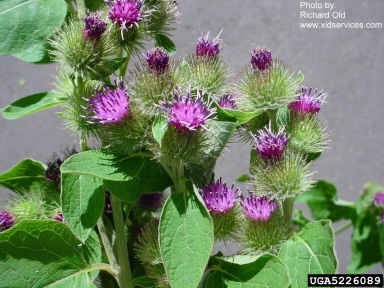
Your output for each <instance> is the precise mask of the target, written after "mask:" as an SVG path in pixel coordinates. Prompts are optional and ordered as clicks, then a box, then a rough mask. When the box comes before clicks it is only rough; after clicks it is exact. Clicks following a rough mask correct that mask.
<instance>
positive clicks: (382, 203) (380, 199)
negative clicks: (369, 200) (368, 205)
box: [373, 192, 384, 207]
mask: <svg viewBox="0 0 384 288" xmlns="http://www.w3.org/2000/svg"><path fill="white" fill-rule="evenodd" d="M373 203H375V205H376V206H378V207H384V193H383V192H377V193H376V195H375V197H374V198H373Z"/></svg>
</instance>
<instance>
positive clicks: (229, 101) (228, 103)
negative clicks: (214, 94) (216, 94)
mask: <svg viewBox="0 0 384 288" xmlns="http://www.w3.org/2000/svg"><path fill="white" fill-rule="evenodd" d="M217 104H219V106H220V107H221V108H229V109H235V108H236V101H235V96H234V95H231V94H225V95H223V96H222V97H221V98H220V99H219V102H217Z"/></svg>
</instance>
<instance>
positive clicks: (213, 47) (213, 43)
mask: <svg viewBox="0 0 384 288" xmlns="http://www.w3.org/2000/svg"><path fill="white" fill-rule="evenodd" d="M219 35H220V33H219ZM219 35H218V36H217V37H216V38H212V37H209V32H208V33H207V34H206V35H205V36H204V37H203V36H201V37H200V38H199V39H198V40H197V44H196V55H197V56H200V57H205V56H206V57H214V56H216V55H217V54H219V52H220V50H221V48H222V47H221V45H220V43H221V39H219Z"/></svg>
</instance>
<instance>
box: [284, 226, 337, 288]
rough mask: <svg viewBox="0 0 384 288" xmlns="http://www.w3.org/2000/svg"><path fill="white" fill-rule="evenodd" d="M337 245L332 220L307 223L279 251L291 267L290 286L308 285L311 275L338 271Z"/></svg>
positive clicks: (288, 266) (289, 267)
mask: <svg viewBox="0 0 384 288" xmlns="http://www.w3.org/2000/svg"><path fill="white" fill-rule="evenodd" d="M334 245H335V236H334V234H333V230H332V227H331V221H330V220H320V221H316V222H311V223H308V224H307V225H305V226H304V228H303V229H302V230H301V231H300V232H299V233H298V234H295V235H293V237H292V238H291V239H289V240H288V241H286V242H285V243H284V244H283V246H282V247H281V249H280V251H279V258H280V259H281V260H282V261H283V262H284V263H285V265H286V266H287V268H288V273H289V276H290V278H291V281H292V286H291V287H292V288H295V287H303V285H306V283H307V279H308V278H307V277H308V274H335V273H336V269H337V259H336V255H335V247H334ZM305 287H306V286H305Z"/></svg>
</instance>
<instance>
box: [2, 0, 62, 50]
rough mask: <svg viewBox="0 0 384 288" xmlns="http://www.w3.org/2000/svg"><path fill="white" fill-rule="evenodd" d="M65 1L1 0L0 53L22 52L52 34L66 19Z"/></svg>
mask: <svg viewBox="0 0 384 288" xmlns="http://www.w3.org/2000/svg"><path fill="white" fill-rule="evenodd" d="M66 14H67V5H66V3H65V1H63V0H3V1H0V23H1V25H0V54H3V55H8V54H15V53H20V52H23V51H24V50H26V49H28V48H29V47H31V46H33V45H35V44H38V43H41V42H43V41H44V40H45V39H47V38H48V37H50V36H51V35H53V34H54V33H55V32H56V31H57V30H58V29H59V28H60V27H61V24H62V23H63V21H64V17H65V15H66Z"/></svg>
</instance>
